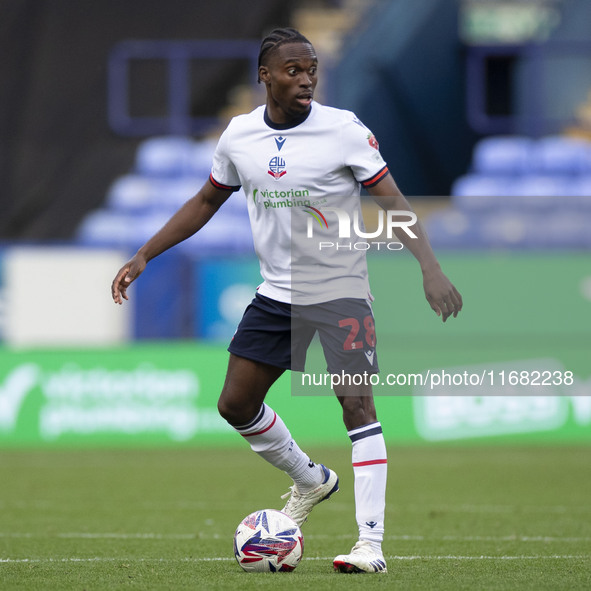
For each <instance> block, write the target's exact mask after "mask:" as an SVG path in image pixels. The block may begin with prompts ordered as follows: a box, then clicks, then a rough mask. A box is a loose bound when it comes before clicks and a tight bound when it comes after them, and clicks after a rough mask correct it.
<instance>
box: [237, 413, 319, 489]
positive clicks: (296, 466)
mask: <svg viewBox="0 0 591 591" xmlns="http://www.w3.org/2000/svg"><path fill="white" fill-rule="evenodd" d="M234 429H236V431H238V433H240V435H242V437H244V438H245V439H246V440H247V441H248V443H250V447H251V448H252V450H253V451H255V452H256V453H257V454H258V455H259V456H261V457H262V458H264V459H265V460H267V462H269V463H270V464H272V465H273V466H275V467H276V468H279V469H280V470H283V471H284V472H287V474H289V476H291V478H292V479H293V481H294V483H295V485H296V486H297V488H298V490H299V491H300V492H307V491H308V490H311V489H313V488H315V487H316V486H318V485H319V484H321V483H322V482H323V481H324V478H325V475H324V471H323V470H322V468H321V467H320V465H319V464H315V463H314V462H312V461H311V460H310V458H309V457H308V456H307V455H306V454H305V453H304V452H303V451H302V450H301V449H300V448H299V446H298V444H297V443H296V442H295V441H294V440H293V439H292V437H291V433H290V432H289V429H288V428H287V427H286V426H285V423H284V422H283V421H282V420H281V417H280V416H279V415H277V414H276V413H275V411H274V410H273V409H272V408H271V407H269V406H267V405H266V404H263V405H262V406H261V410H260V412H259V413H258V415H257V416H256V417H255V418H254V419H253V420H252V421H251V422H250V423H248V424H247V425H241V426H238V427H234Z"/></svg>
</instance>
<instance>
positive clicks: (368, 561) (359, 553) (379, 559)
mask: <svg viewBox="0 0 591 591" xmlns="http://www.w3.org/2000/svg"><path fill="white" fill-rule="evenodd" d="M332 564H333V566H334V569H335V570H336V571H338V572H341V573H387V572H388V569H387V568H386V561H385V560H384V556H383V554H382V553H381V552H380V553H378V552H376V551H375V550H374V549H373V548H372V547H371V543H370V542H367V541H365V540H359V541H358V542H357V543H356V544H355V546H353V548H352V549H351V553H350V554H341V555H339V556H337V557H336V558H335V559H334V561H333V563H332Z"/></svg>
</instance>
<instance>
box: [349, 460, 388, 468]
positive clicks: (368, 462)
mask: <svg viewBox="0 0 591 591" xmlns="http://www.w3.org/2000/svg"><path fill="white" fill-rule="evenodd" d="M387 463H388V460H368V461H367V462H353V468H357V467H359V466H374V465H376V464H387Z"/></svg>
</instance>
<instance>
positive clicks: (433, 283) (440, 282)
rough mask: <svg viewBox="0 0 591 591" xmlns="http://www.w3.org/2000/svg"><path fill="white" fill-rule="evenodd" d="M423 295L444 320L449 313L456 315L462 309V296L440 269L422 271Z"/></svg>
mask: <svg viewBox="0 0 591 591" xmlns="http://www.w3.org/2000/svg"><path fill="white" fill-rule="evenodd" d="M423 288H424V290H425V297H426V298H427V301H428V302H429V305H430V306H431V308H432V310H433V311H434V312H435V313H436V314H437V316H441V319H442V320H443V322H445V321H446V320H447V319H448V318H449V317H450V316H451V315H453V317H454V318H456V317H457V315H458V312H459V311H460V310H461V309H462V306H463V302H462V296H461V295H460V293H459V292H458V290H457V289H456V288H455V287H454V286H453V284H452V283H451V281H450V280H449V279H448V278H447V277H446V276H445V275H444V274H443V272H442V271H441V269H435V270H431V271H427V272H424V273H423Z"/></svg>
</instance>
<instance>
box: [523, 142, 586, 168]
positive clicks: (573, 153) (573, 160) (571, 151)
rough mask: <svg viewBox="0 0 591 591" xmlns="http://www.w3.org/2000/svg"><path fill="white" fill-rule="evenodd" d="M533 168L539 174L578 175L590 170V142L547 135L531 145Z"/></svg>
mask: <svg viewBox="0 0 591 591" xmlns="http://www.w3.org/2000/svg"><path fill="white" fill-rule="evenodd" d="M532 152H533V157H532V164H533V170H534V171H536V172H539V173H540V174H564V175H571V176H572V175H578V174H581V173H584V172H586V171H591V143H590V142H587V141H585V140H580V139H575V138H570V137H565V136H548V137H545V138H542V139H540V140H538V141H537V142H536V143H535V144H534V147H533V151H532Z"/></svg>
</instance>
